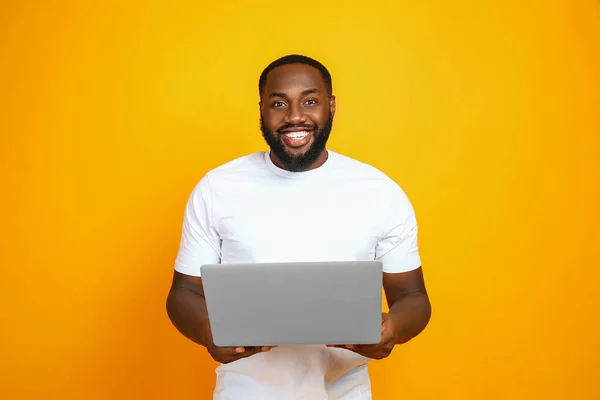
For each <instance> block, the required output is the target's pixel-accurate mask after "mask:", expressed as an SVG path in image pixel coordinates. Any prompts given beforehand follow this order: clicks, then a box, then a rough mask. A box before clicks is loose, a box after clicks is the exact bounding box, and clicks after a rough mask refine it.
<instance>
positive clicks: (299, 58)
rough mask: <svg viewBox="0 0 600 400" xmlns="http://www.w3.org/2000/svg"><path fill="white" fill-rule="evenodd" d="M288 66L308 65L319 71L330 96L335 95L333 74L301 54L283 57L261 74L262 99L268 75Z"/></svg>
mask: <svg viewBox="0 0 600 400" xmlns="http://www.w3.org/2000/svg"><path fill="white" fill-rule="evenodd" d="M286 64H306V65H310V66H311V67H314V68H316V69H318V70H319V72H321V76H322V77H323V80H324V81H325V86H326V87H327V92H328V94H329V95H330V96H331V94H332V93H333V87H332V83H331V74H330V73H329V71H328V70H327V68H325V66H324V65H323V64H321V63H320V62H318V61H317V60H315V59H312V58H310V57H307V56H303V55H300V54H289V55H287V56H283V57H281V58H278V59H277V60H275V61H273V62H272V63H271V64H269V65H268V66H267V67H266V68H265V69H264V70H263V72H262V74H260V79H259V80H258V94H259V96H261V97H262V93H263V91H264V90H265V86H266V85H267V75H268V73H269V72H271V71H272V70H274V69H275V68H277V67H280V66H282V65H286Z"/></svg>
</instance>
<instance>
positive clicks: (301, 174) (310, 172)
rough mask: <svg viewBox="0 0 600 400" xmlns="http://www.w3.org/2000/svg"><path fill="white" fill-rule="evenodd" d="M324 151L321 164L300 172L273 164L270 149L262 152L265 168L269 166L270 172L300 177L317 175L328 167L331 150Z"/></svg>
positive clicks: (289, 176) (283, 175)
mask: <svg viewBox="0 0 600 400" xmlns="http://www.w3.org/2000/svg"><path fill="white" fill-rule="evenodd" d="M325 151H326V152H327V159H326V160H325V162H324V163H323V165H321V166H320V167H317V168H313V169H310V170H308V171H301V172H292V171H288V170H287V169H283V168H279V167H278V166H277V165H275V163H273V160H271V150H270V149H269V150H266V151H265V152H264V153H263V158H264V160H265V164H267V168H269V170H270V171H271V172H273V173H274V174H276V175H279V176H282V177H284V178H297V179H300V178H308V177H314V176H319V175H321V174H323V173H324V172H325V171H326V170H328V169H329V168H330V166H331V158H332V156H333V152H332V151H329V150H325Z"/></svg>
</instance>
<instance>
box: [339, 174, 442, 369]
mask: <svg viewBox="0 0 600 400" xmlns="http://www.w3.org/2000/svg"><path fill="white" fill-rule="evenodd" d="M389 189H391V190H390V192H388V196H386V197H385V198H384V201H385V204H384V205H382V209H383V210H385V211H384V213H383V218H382V220H383V221H384V223H383V227H382V235H381V237H380V238H379V241H378V243H377V246H376V249H375V253H376V259H378V260H380V261H381V262H382V263H383V289H384V292H385V296H386V300H387V303H388V307H389V312H388V313H382V324H381V340H380V342H379V343H377V344H375V345H346V346H344V347H346V348H349V349H352V350H353V351H355V352H357V353H359V354H362V355H363V356H365V357H369V358H373V359H381V358H385V357H387V356H389V355H390V353H391V352H392V350H393V349H394V346H395V345H397V344H402V343H406V342H408V341H409V340H411V339H412V338H414V337H415V336H417V335H418V334H419V333H421V332H422V331H423V330H424V329H425V327H426V326H427V324H428V323H429V319H430V317H431V304H430V303H429V297H428V295H427V291H426V289H425V283H424V279H423V269H422V267H421V258H420V256H419V250H418V246H417V221H416V218H415V213H414V210H413V208H412V205H411V204H410V201H409V200H408V198H407V197H406V195H405V194H404V192H403V191H402V189H400V187H398V186H397V185H392V186H391V187H390V188H389Z"/></svg>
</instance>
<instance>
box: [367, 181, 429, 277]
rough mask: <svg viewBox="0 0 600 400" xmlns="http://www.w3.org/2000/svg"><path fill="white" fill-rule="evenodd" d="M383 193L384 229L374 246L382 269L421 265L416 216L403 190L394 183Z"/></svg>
mask: <svg viewBox="0 0 600 400" xmlns="http://www.w3.org/2000/svg"><path fill="white" fill-rule="evenodd" d="M387 193H388V194H387V196H385V197H383V201H384V204H383V207H382V210H383V229H382V233H381V236H380V237H379V240H378V242H377V246H376V249H375V259H376V260H379V261H381V262H382V264H383V272H386V273H396V272H408V271H412V270H415V269H417V268H419V267H420V266H421V258H420V255H419V247H418V244H417V232H418V229H417V220H416V216H415V212H414V209H413V206H412V204H411V203H410V201H409V199H408V197H407V196H406V194H405V193H404V191H403V190H402V189H401V188H400V187H399V186H397V185H392V188H391V190H388V191H387Z"/></svg>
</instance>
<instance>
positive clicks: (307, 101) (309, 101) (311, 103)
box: [305, 99, 318, 106]
mask: <svg viewBox="0 0 600 400" xmlns="http://www.w3.org/2000/svg"><path fill="white" fill-rule="evenodd" d="M317 103H318V101H317V100H316V99H308V100H306V101H305V104H306V105H309V106H314V105H315V104H317Z"/></svg>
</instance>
